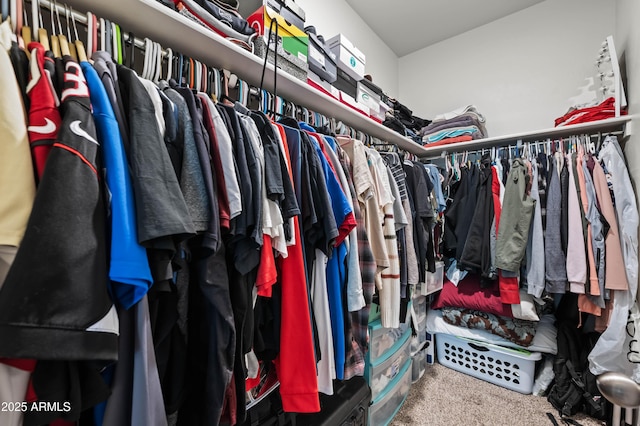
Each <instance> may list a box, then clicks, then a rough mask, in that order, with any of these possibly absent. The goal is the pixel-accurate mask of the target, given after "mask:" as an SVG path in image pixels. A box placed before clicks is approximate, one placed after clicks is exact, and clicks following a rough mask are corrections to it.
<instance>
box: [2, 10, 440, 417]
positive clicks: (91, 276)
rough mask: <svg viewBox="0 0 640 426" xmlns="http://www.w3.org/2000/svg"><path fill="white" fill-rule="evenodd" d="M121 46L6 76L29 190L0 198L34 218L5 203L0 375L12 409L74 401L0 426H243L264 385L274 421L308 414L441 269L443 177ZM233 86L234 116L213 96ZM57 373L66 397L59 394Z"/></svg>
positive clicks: (357, 370) (16, 62) (36, 50)
mask: <svg viewBox="0 0 640 426" xmlns="http://www.w3.org/2000/svg"><path fill="white" fill-rule="evenodd" d="M42 3H45V4H47V5H49V6H50V7H53V8H54V9H56V10H57V11H62V10H61V9H60V8H61V5H56V4H55V3H49V2H42ZM69 16H72V17H73V18H74V20H77V21H78V22H79V23H88V25H89V26H90V27H92V28H95V27H96V25H95V23H96V22H97V21H98V19H97V18H95V17H94V16H88V17H83V15H78V14H77V13H76V12H73V11H70V10H69ZM83 18H84V19H83ZM2 25H3V26H2V27H1V28H2V31H3V34H5V33H7V34H8V33H10V32H11V31H12V30H11V28H10V27H9V26H8V24H7V23H3V24H2ZM62 25H64V24H62ZM67 25H70V24H67ZM98 29H99V30H100V31H97V30H98ZM109 29H111V34H109V32H108V30H109ZM114 29H115V32H114ZM69 31H70V29H68V31H67V32H69ZM119 31H120V35H121V36H120V37H118V36H117V33H118V27H115V26H114V25H111V23H107V22H104V23H101V25H99V27H98V28H97V29H96V31H95V33H94V30H93V29H91V28H90V31H89V33H90V34H92V35H95V38H92V40H91V42H90V43H87V45H88V46H89V48H88V50H87V51H88V53H89V55H90V56H91V59H92V61H93V63H90V62H88V61H81V62H80V63H78V62H77V61H76V60H74V59H73V58H72V57H71V55H65V56H64V57H60V58H58V57H56V56H55V55H54V54H52V52H51V51H50V50H49V49H47V48H46V47H45V46H43V45H42V44H41V43H38V42H33V43H30V44H29V46H28V47H29V49H30V54H31V66H30V67H29V69H30V70H31V73H30V75H29V77H28V78H26V77H25V75H24V74H23V75H21V74H20V73H26V69H27V67H26V66H24V65H25V64H24V61H25V60H26V56H24V55H23V56H21V55H11V57H10V58H9V59H10V60H9V61H5V64H4V65H3V67H4V70H5V71H6V72H4V73H3V75H5V76H8V78H9V80H8V82H7V85H8V87H9V85H12V86H11V87H20V88H21V89H22V91H23V93H24V95H23V96H22V99H20V98H21V96H20V92H15V93H13V94H12V96H13V97H14V98H15V99H13V98H12V102H13V104H14V105H15V104H17V103H20V102H22V104H23V105H25V106H28V109H27V112H28V116H27V117H16V120H12V122H13V121H15V125H16V126H17V127H20V128H23V132H22V135H23V136H21V139H20V142H21V144H20V146H21V149H22V151H21V155H22V158H23V160H24V159H27V160H28V163H29V164H31V163H32V167H33V169H32V170H33V172H31V170H30V169H29V167H26V168H25V167H22V166H21V170H23V171H24V170H26V171H28V172H29V173H23V174H22V175H20V174H15V175H12V177H11V178H8V177H6V182H0V185H3V184H7V183H10V185H12V187H13V188H21V194H22V195H21V196H22V197H24V196H25V195H29V194H31V195H32V197H31V199H33V194H34V193H35V202H33V203H32V202H31V201H29V203H25V204H24V206H25V208H24V209H22V210H20V209H16V208H15V206H16V205H18V204H17V203H13V202H12V212H15V214H16V215H19V218H18V219H19V220H18V222H20V227H19V229H17V231H19V232H16V233H15V235H14V238H13V240H7V241H6V244H7V245H8V246H11V248H12V250H13V253H14V254H15V260H14V261H12V262H13V264H12V266H11V267H10V268H9V269H8V271H7V279H6V280H4V283H3V286H2V288H1V290H0V306H2V308H0V311H2V314H1V315H0V317H1V319H0V336H1V337H0V339H1V340H2V341H5V340H6V341H11V342H12V343H11V344H8V345H2V348H0V356H1V357H6V358H3V362H4V364H3V363H0V367H2V368H0V376H2V375H3V374H11V375H12V376H13V377H19V380H18V382H19V383H20V387H18V388H15V389H12V391H14V392H15V394H16V395H17V397H16V398H17V399H18V400H20V399H24V398H25V396H26V397H27V398H29V401H37V400H38V399H41V400H43V399H45V398H46V400H48V401H70V402H71V408H70V410H69V411H68V412H65V413H57V412H46V413H45V412H34V411H33V410H29V411H28V412H26V413H24V418H23V417H22V416H13V417H12V418H11V419H8V418H7V419H5V418H4V417H0V418H1V419H2V423H3V425H4V424H7V425H13V424H16V425H17V424H20V423H21V422H22V421H23V420H24V422H25V424H44V423H49V422H52V421H55V420H59V419H62V420H65V421H77V419H78V418H79V417H80V416H81V415H83V416H86V415H87V413H88V411H87V410H92V411H93V412H92V413H91V416H92V417H93V418H94V421H95V422H96V424H104V425H110V424H113V425H126V424H174V423H175V422H177V423H178V424H190V425H193V424H217V423H219V422H229V423H232V424H236V423H243V422H244V421H245V416H246V409H247V406H250V405H251V402H252V401H253V402H255V400H256V399H259V398H260V397H261V396H262V395H263V394H264V392H265V391H267V390H268V389H269V388H270V387H271V385H273V384H275V383H279V392H280V393H281V395H282V400H283V405H284V409H285V411H292V412H313V411H317V410H319V408H320V407H319V404H318V392H319V391H320V392H323V393H327V394H331V393H332V392H333V382H332V380H333V379H334V378H340V379H349V378H351V377H353V376H355V375H363V374H364V359H365V354H366V352H367V351H368V345H369V336H368V320H369V309H370V307H371V304H372V301H373V299H374V296H376V297H377V299H376V300H377V303H378V304H379V305H380V308H381V310H382V312H383V325H384V326H387V327H397V326H398V325H399V322H400V321H401V320H404V318H406V311H407V304H408V301H409V300H410V296H411V292H412V287H411V286H415V285H416V284H418V282H419V280H420V279H424V268H425V267H429V268H433V262H434V260H435V254H434V243H433V229H432V228H433V222H434V217H435V213H434V211H433V206H434V204H433V202H432V201H431V198H432V195H431V194H432V193H433V191H434V188H435V186H436V185H439V182H440V179H441V176H440V175H439V174H438V175H437V176H436V175H435V174H434V173H433V170H431V169H429V168H427V167H425V165H423V164H421V163H418V162H416V161H411V160H409V159H408V158H405V159H404V160H402V159H401V158H400V156H398V154H397V153H388V152H387V153H382V154H381V153H379V152H377V151H376V150H374V149H371V148H367V147H366V146H365V145H364V144H363V142H361V141H360V140H358V139H353V138H351V137H338V138H334V137H333V136H331V135H328V134H321V133H318V130H319V129H324V130H327V131H328V133H329V132H330V131H331V130H332V129H331V127H332V123H335V120H329V119H327V118H326V117H324V116H321V115H320V114H317V113H313V112H311V111H308V110H306V111H307V112H306V113H305V114H302V115H304V116H305V118H306V116H307V115H308V117H309V121H311V122H312V123H313V124H314V126H310V125H309V124H307V123H304V122H299V121H298V120H297V119H295V118H293V117H292V118H286V117H280V120H279V122H273V121H272V120H270V119H269V118H268V117H267V116H266V115H265V114H264V113H263V112H262V111H260V110H258V111H256V110H250V109H248V108H246V106H245V104H248V103H249V98H250V94H249V93H250V90H249V87H248V85H246V83H244V82H242V81H241V80H237V81H236V82H235V83H234V82H232V81H231V82H230V80H233V79H232V78H231V73H226V72H220V71H218V70H214V69H212V68H209V67H206V66H204V65H203V64H200V63H198V62H197V61H194V60H193V59H191V58H185V57H184V56H182V55H179V54H178V55H174V54H173V51H170V50H163V49H162V48H161V46H159V45H158V44H157V43H153V42H152V41H151V40H144V41H142V40H140V39H137V38H135V36H134V35H132V34H130V33H126V32H123V31H122V29H120V30H119ZM58 32H59V33H62V32H63V31H58ZM123 33H124V34H125V35H124V36H122V34H123ZM114 34H116V36H115V37H114ZM92 37H93V36H92ZM121 38H123V39H125V43H124V44H126V42H127V41H128V42H130V47H131V48H132V47H133V46H138V47H143V49H144V60H143V61H142V62H141V61H134V60H133V58H134V54H133V52H131V53H130V54H129V53H127V54H123V53H122V52H123V47H122V46H123V43H122V42H121V40H119V39H121ZM98 39H100V42H101V43H103V44H104V46H105V49H107V48H108V47H109V49H108V50H110V51H111V54H110V53H109V52H108V51H104V50H100V51H97V50H96V49H95V46H96V45H98ZM0 40H4V38H0ZM76 41H77V40H76ZM4 47H5V48H6V50H7V51H9V50H10V49H14V50H15V49H18V47H17V45H16V46H14V45H13V44H12V45H11V46H4ZM125 50H126V49H125ZM163 57H164V58H167V59H168V61H167V64H166V66H165V65H164V64H163V62H162V58H163ZM0 59H1V58H0ZM12 61H13V62H12ZM21 61H22V62H23V63H22V65H21ZM125 63H126V64H125ZM134 63H138V66H139V69H140V72H141V73H142V75H140V76H139V75H138V74H137V73H136V72H135V71H134V70H132V69H130V68H129V67H128V66H127V65H129V64H131V65H132V64H134ZM187 63H188V66H187ZM205 74H208V75H207V76H205ZM169 76H175V77H177V78H178V79H179V81H175V80H174V79H167V78H168V77H169ZM19 81H22V82H23V83H24V84H22V83H19V84H18V82H19ZM218 81H220V83H218ZM210 82H213V83H214V84H212V85H211V86H213V89H212V90H211V92H212V93H211V94H214V95H215V94H216V93H218V94H220V96H219V98H218V101H217V102H216V99H213V98H212V96H211V95H210V94H208V93H207V91H208V89H209V87H210V84H209V83H210ZM218 86H220V87H218ZM233 87H236V88H237V89H238V98H237V99H238V101H237V102H235V101H234V99H232V98H231V97H230V96H229V95H224V96H223V95H222V93H223V92H224V91H225V90H226V91H229V89H230V88H233ZM264 98H266V96H265V97H264ZM264 98H263V100H264ZM16 99H17V101H16ZM275 105H276V109H279V110H280V111H282V112H284V114H283V115H294V116H295V115H297V111H298V107H297V106H296V105H293V104H290V103H287V102H285V101H284V100H282V99H281V98H276V102H275ZM13 110H14V111H16V110H17V109H15V108H14V109H13ZM2 111H3V114H7V116H8V114H10V112H9V110H8V109H6V108H5V109H2ZM27 124H28V126H27ZM27 127H28V129H29V131H28V132H27V131H26V129H27ZM337 127H338V126H336V128H337ZM342 129H344V130H346V131H348V132H349V133H350V134H352V135H354V136H355V135H356V130H355V129H350V128H346V127H345V126H342ZM359 136H360V137H361V138H363V139H370V138H368V137H367V136H366V135H364V134H362V133H360V134H359ZM29 143H30V145H29ZM29 147H31V154H30V155H29ZM17 155H18V154H17V153H16V154H11V158H12V160H13V161H15V163H16V165H21V164H22V163H21V162H20V161H18V159H19V158H21V157H20V156H17ZM25 155H27V156H26V157H25ZM407 157H408V156H407ZM22 165H23V164H22ZM7 170H13V169H11V168H8V169H7ZM408 170H410V175H411V178H409V177H408V175H409V173H408V172H407V171H408ZM17 176H21V179H23V180H22V181H21V182H20V185H15V182H14V179H15V178H16V177H17ZM34 176H35V177H36V178H37V181H35V182H34ZM87 185H88V186H87ZM23 186H24V188H23ZM36 191H37V192H36ZM67 191H68V192H67ZM414 211H417V212H418V213H419V215H418V216H417V218H416V220H414V218H413V214H412V212H414ZM105 212H107V214H105ZM376 217H384V221H377V220H374V218H376ZM49 218H55V220H54V222H52V223H50V222H48V220H49ZM23 234H24V236H23ZM414 235H415V236H416V237H415V238H414ZM414 241H415V242H416V244H415V245H414V244H413V243H414ZM59 247H64V249H62V250H58V249H57V248H59ZM12 256H13V255H12ZM34 256H35V257H34ZM53 258H55V259H56V260H55V265H50V264H49V262H48V261H47V260H46V259H53ZM418 264H420V265H422V266H421V267H420V268H418V267H417V265H418ZM34 265H38V267H34ZM419 269H422V271H420V270H419ZM421 275H422V277H421ZM24 282H28V284H26V285H24ZM58 283H60V284H58ZM39 289H46V291H40V290H39ZM16 300H24V303H23V304H17V303H16ZM45 300H46V305H47V309H43V303H45V302H44V301H45ZM345 307H346V309H345ZM25 315H26V316H25ZM61 325H65V326H64V327H61ZM52 328H53V329H57V328H62V329H64V330H66V331H64V330H62V331H59V332H55V333H54V332H49V331H48V330H50V329H52ZM34 334H35V335H34ZM39 334H42V335H43V336H46V338H41V339H40V338H36V335H39ZM67 335H69V336H70V337H69V338H70V339H72V340H73V342H71V343H69V342H67V343H68V344H67V343H65V341H66V339H67V337H66V336H67ZM38 340H41V341H40V343H38ZM45 354H46V355H45ZM7 358H13V359H7ZM16 358H25V359H28V360H29V361H28V365H23V364H20V363H17V362H16V360H15V359H16ZM8 365H11V367H10V368H13V370H8V371H5V370H4V368H5V366H8ZM16 366H17V368H15V367H16ZM7 368H9V367H7ZM65 371H71V372H73V375H74V377H75V378H76V379H74V380H72V381H70V382H69V381H64V380H60V377H61V376H62V375H63V374H64V372H65ZM0 380H3V379H2V377H0ZM30 381H31V385H29V382H30ZM27 387H29V389H31V390H30V393H29V394H28V395H27V393H26V389H27ZM72 389H77V390H78V393H72V392H71V390H72ZM109 393H110V395H109ZM81 394H82V395H83V398H80V397H79V396H80V395H81ZM20 395H22V396H20ZM248 403H249V404H248ZM126 407H129V408H126ZM2 415H4V414H2ZM5 420H6V421H5Z"/></svg>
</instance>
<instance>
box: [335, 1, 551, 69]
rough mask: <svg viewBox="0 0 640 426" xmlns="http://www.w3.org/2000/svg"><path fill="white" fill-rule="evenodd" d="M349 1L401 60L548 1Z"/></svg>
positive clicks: (506, 35)
mask: <svg viewBox="0 0 640 426" xmlns="http://www.w3.org/2000/svg"><path fill="white" fill-rule="evenodd" d="M346 1H347V3H349V5H351V7H352V8H353V9H354V10H355V11H356V13H358V15H360V16H361V17H362V19H363V20H364V21H365V22H366V23H367V24H368V25H369V26H370V27H371V28H372V29H373V31H374V32H375V33H376V34H378V36H380V38H381V39H382V40H383V41H384V42H385V43H386V44H387V45H388V46H389V47H390V48H391V49H392V50H393V51H394V52H395V54H396V55H398V57H401V56H404V55H407V54H409V53H412V52H415V51H416V50H419V49H422V48H423V47H427V46H429V45H432V44H435V43H437V42H439V41H442V40H445V39H447V38H450V37H453V36H456V35H458V34H462V33H464V32H466V31H469V30H472V29H474V28H477V27H480V26H482V25H484V24H488V23H490V22H493V21H495V20H496V19H500V18H502V17H505V16H507V15H510V14H512V13H514V12H517V11H519V10H522V9H526V8H527V7H529V6H533V5H534V4H536V3H541V2H542V1H544V0H400V1H389V0H346ZM508 36H509V35H508V34H505V37H508Z"/></svg>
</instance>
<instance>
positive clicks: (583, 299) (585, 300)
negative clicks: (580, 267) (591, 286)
mask: <svg viewBox="0 0 640 426" xmlns="http://www.w3.org/2000/svg"><path fill="white" fill-rule="evenodd" d="M596 281H598V280H597V278H596ZM596 284H597V283H596ZM578 310H579V311H580V312H585V313H587V314H592V315H595V316H596V317H599V316H600V315H602V309H601V308H600V306H598V305H596V304H595V303H593V302H592V301H591V299H589V296H587V295H585V294H579V295H578Z"/></svg>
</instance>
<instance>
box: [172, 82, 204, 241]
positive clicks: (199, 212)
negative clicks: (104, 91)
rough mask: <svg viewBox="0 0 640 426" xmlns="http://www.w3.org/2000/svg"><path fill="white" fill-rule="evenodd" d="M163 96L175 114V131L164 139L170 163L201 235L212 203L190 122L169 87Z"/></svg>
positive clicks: (182, 102) (184, 107)
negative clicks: (167, 99)
mask: <svg viewBox="0 0 640 426" xmlns="http://www.w3.org/2000/svg"><path fill="white" fill-rule="evenodd" d="M163 90H164V92H163V93H164V94H165V95H166V96H167V97H168V98H169V99H170V100H171V102H173V105H174V106H175V108H176V114H177V116H178V117H177V118H178V119H177V126H176V127H177V128H176V132H175V135H174V137H173V138H171V139H167V138H166V137H165V144H167V147H169V146H171V149H169V148H168V152H169V155H170V156H172V159H171V162H172V163H173V164H174V170H175V171H176V174H177V176H178V181H179V183H180V189H181V190H182V194H183V196H184V201H185V203H186V204H187V208H188V209H189V216H190V218H191V221H192V222H193V226H194V228H195V230H196V232H204V231H206V230H207V228H208V227H209V223H210V221H211V203H210V202H209V196H208V193H207V187H206V185H205V182H204V175H203V172H202V167H201V166H200V158H199V156H198V149H197V148H196V141H195V139H194V134H193V122H192V121H191V115H190V114H189V108H188V107H187V102H186V101H185V100H184V98H183V97H182V96H181V95H180V94H179V93H178V92H176V91H175V90H173V89H171V88H170V87H169V86H165V87H164V89H163ZM172 153H173V155H172Z"/></svg>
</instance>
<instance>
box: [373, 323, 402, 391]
mask: <svg viewBox="0 0 640 426" xmlns="http://www.w3.org/2000/svg"><path fill="white" fill-rule="evenodd" d="M407 360H411V331H410V330H407V331H406V332H405V334H404V336H403V337H402V339H401V340H400V341H398V342H397V343H396V344H395V345H393V347H392V348H391V349H390V350H389V351H387V353H386V354H385V356H383V357H381V358H379V359H378V360H377V361H376V362H370V363H368V364H367V368H366V369H365V370H366V371H365V377H366V378H367V382H368V383H369V386H370V387H371V399H373V400H375V399H376V398H378V397H379V396H380V395H381V394H382V393H383V392H384V390H385V389H388V388H389V383H391V382H392V381H393V379H394V378H395V377H396V376H397V375H398V374H399V373H400V370H402V367H403V366H404V365H405V363H406V362H407Z"/></svg>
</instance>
